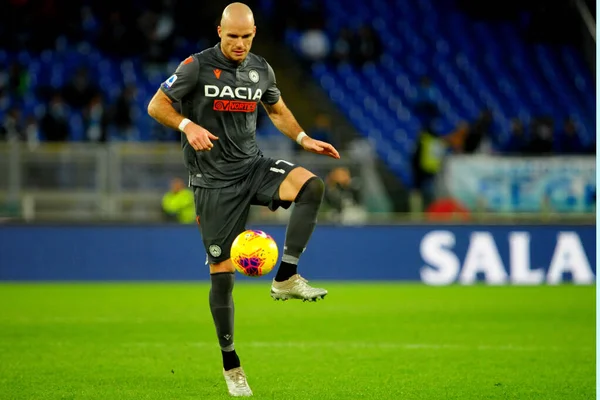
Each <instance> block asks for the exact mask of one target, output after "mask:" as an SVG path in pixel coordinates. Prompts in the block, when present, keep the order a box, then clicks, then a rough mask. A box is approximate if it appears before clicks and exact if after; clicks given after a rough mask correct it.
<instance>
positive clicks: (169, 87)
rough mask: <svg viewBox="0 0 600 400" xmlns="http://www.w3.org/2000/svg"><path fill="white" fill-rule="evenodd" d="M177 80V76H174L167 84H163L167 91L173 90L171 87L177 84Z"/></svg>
mask: <svg viewBox="0 0 600 400" xmlns="http://www.w3.org/2000/svg"><path fill="white" fill-rule="evenodd" d="M176 80H177V75H175V74H173V75H171V76H170V77H169V79H167V80H166V81H165V83H163V86H164V87H166V88H167V89H171V86H173V84H174V83H175V81H176Z"/></svg>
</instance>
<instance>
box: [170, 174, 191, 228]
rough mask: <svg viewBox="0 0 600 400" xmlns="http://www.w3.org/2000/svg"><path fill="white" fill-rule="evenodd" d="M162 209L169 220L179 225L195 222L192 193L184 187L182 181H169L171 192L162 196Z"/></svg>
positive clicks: (179, 179)
mask: <svg viewBox="0 0 600 400" xmlns="http://www.w3.org/2000/svg"><path fill="white" fill-rule="evenodd" d="M162 209H163V212H164V213H165V214H166V215H167V217H169V219H171V220H174V221H177V222H179V223H180V224H191V223H193V222H194V221H196V206H195V205H194V193H193V192H192V191H191V190H189V189H188V188H186V187H185V184H184V182H183V179H181V178H173V180H171V190H170V191H168V192H167V193H165V195H164V196H163V199H162Z"/></svg>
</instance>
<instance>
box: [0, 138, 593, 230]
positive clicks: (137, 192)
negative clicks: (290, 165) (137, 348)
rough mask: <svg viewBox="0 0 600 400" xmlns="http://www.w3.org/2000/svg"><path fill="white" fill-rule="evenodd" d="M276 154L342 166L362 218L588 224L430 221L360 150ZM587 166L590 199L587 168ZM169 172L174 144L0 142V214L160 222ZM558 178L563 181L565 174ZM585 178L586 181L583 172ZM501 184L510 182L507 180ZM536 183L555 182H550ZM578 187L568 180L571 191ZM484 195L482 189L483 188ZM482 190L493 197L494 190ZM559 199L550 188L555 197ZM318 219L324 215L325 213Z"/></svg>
mask: <svg viewBox="0 0 600 400" xmlns="http://www.w3.org/2000/svg"><path fill="white" fill-rule="evenodd" d="M358 147H362V145H361V146H358ZM263 151H264V152H265V154H266V155H269V156H274V155H277V154H280V153H279V149H278V148H272V149H270V148H268V146H267V148H265V147H264V145H263ZM282 158H285V159H286V160H289V161H292V162H295V163H298V164H300V165H303V166H306V167H308V168H309V169H311V170H312V171H313V172H315V173H316V174H318V175H319V176H321V177H325V176H327V174H328V173H329V171H331V170H332V169H333V168H335V167H340V166H342V167H347V168H348V169H349V170H350V171H351V173H352V175H353V176H354V177H357V178H359V180H360V182H362V183H363V184H362V185H361V198H362V200H363V205H364V206H365V208H366V209H367V211H368V213H367V217H366V220H363V221H362V223H369V224H390V223H393V224H402V223H415V222H418V223H427V222H433V223H436V224H439V223H442V224H443V223H461V224H463V223H494V224H514V223H533V224H536V223H577V224H579V223H581V224H593V223H594V222H595V207H594V208H593V209H589V208H588V209H585V208H584V209H581V208H579V209H578V208H574V209H570V210H567V212H565V210H556V209H553V208H551V207H549V208H542V209H539V210H518V212H515V211H513V210H509V211H506V210H504V211H502V208H499V210H497V211H496V212H490V211H489V210H485V211H483V210H479V209H477V208H471V210H472V211H471V212H470V215H469V218H468V219H467V220H465V219H463V218H462V217H461V216H457V217H456V218H449V219H445V220H443V221H440V219H438V218H436V219H435V220H433V221H432V219H431V218H430V216H428V215H427V214H425V213H422V212H411V213H392V212H390V211H389V206H388V205H386V204H389V203H388V202H387V201H386V200H387V199H386V198H385V196H386V194H385V190H384V188H383V185H382V184H381V182H380V181H379V177H378V175H377V173H376V172H375V168H374V167H373V163H372V162H370V159H369V157H368V156H367V157H364V155H361V154H358V153H353V152H350V154H347V156H345V157H343V158H342V160H340V161H337V160H333V159H329V158H327V157H322V156H316V155H313V154H309V153H304V152H301V153H294V152H289V153H287V154H284V156H283V157H282ZM592 159H593V158H592ZM458 161H461V160H452V159H450V160H449V161H448V162H447V163H446V164H447V165H448V164H453V163H456V162H458ZM511 163H512V161H511ZM513 164H514V163H513ZM565 164H567V165H568V164H569V162H568V161H567V162H566V163H565ZM571 164H572V163H571ZM588 164H589V160H588ZM511 165H512V164H511ZM458 171H459V172H460V170H458ZM447 172H448V171H445V173H444V174H442V175H441V179H440V181H441V184H442V186H443V188H442V190H441V191H442V192H444V191H445V192H448V191H450V192H451V191H452V190H451V189H452V188H451V187H450V186H451V184H450V183H449V181H448V173H447ZM592 172H593V174H594V176H593V182H594V186H593V190H594V203H595V168H593V171H592ZM588 175H589V173H588ZM174 177H181V178H182V179H184V180H187V173H186V170H185V167H184V165H183V158H182V154H181V149H180V145H179V144H178V143H123V142H120V143H110V144H91V143H45V144H41V145H39V146H28V145H27V144H24V143H17V142H12V143H0V218H3V219H8V220H16V221H27V222H33V221H36V222H40V221H41V222H44V221H52V222H103V221H106V222H123V223H130V222H136V223H159V222H164V219H163V215H162V213H161V209H160V202H161V198H162V196H163V195H164V193H165V192H166V191H167V190H168V188H169V182H170V180H171V179H172V178H174ZM576 177H577V176H576ZM559 178H560V179H562V180H563V181H564V178H565V177H564V176H562V177H559ZM588 178H589V177H588ZM588 181H590V182H591V178H590V179H588ZM450 182H451V181H450ZM586 182H587V181H586ZM508 184H509V185H511V187H513V186H514V183H512V182H509V183H508ZM544 184H548V185H551V186H552V185H554V186H555V184H554V183H552V182H550V183H547V182H546V183H544ZM580 186H581V185H580ZM578 187H579V186H577V185H576V187H575V190H576V191H577V188H578ZM449 188H450V190H449ZM455 190H458V191H462V190H463V188H462V187H460V186H459V187H457V188H455ZM567 191H568V190H567ZM486 193H488V194H489V193H490V192H489V190H488V191H487V192H486ZM568 195H569V194H568V193H567V196H568ZM490 196H491V197H497V193H491V194H490ZM563 197H564V195H563V194H561V193H559V194H558V198H559V199H562V198H563ZM588 197H589V196H588ZM588 203H589V202H588ZM588 205H589V204H588ZM288 212H289V211H288ZM320 220H321V221H323V222H326V221H328V218H327V215H324V216H323V218H320ZM251 221H258V222H269V223H285V222H286V221H287V215H286V211H283V210H281V211H278V212H277V213H270V212H266V211H265V210H262V209H260V208H256V209H253V211H252V213H251Z"/></svg>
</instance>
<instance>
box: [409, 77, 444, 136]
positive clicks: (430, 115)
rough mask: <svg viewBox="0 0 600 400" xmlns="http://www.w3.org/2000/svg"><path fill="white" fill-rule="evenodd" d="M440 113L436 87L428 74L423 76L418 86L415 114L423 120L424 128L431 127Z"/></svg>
mask: <svg viewBox="0 0 600 400" xmlns="http://www.w3.org/2000/svg"><path fill="white" fill-rule="evenodd" d="M438 114H439V110H438V106H437V103H436V89H435V87H434V86H433V85H432V83H431V79H430V78H429V77H428V76H422V77H421V80H420V84H419V86H418V88H417V98H416V99H415V116H416V117H417V118H419V120H420V121H421V125H422V126H423V129H430V127H431V124H432V123H433V120H434V119H435V118H437V116H438Z"/></svg>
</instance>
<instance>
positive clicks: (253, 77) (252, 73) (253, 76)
mask: <svg viewBox="0 0 600 400" xmlns="http://www.w3.org/2000/svg"><path fill="white" fill-rule="evenodd" d="M248 77H249V78H250V80H251V81H252V82H254V83H256V82H258V80H259V79H260V77H259V76H258V72H256V71H255V70H253V69H251V70H250V72H248Z"/></svg>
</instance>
